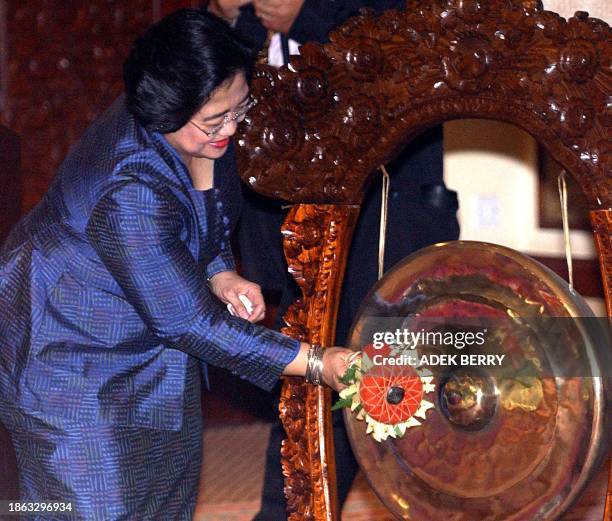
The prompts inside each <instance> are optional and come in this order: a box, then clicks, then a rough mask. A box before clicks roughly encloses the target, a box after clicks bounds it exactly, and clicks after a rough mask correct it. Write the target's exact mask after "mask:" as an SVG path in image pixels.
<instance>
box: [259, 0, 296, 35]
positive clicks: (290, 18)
mask: <svg viewBox="0 0 612 521" xmlns="http://www.w3.org/2000/svg"><path fill="white" fill-rule="evenodd" d="M303 4H304V0H253V5H254V6H255V14H256V15H257V17H258V18H259V19H260V20H261V23H262V24H263V26H264V27H265V28H266V29H268V30H270V31H276V32H279V33H284V34H287V33H288V32H289V30H290V29H291V26H292V25H293V22H295V19H296V18H297V17H298V15H299V14H300V11H301V9H302V5H303Z"/></svg>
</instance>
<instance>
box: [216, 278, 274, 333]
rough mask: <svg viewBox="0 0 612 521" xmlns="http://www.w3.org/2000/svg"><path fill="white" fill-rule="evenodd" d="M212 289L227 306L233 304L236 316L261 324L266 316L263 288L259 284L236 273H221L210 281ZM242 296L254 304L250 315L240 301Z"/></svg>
mask: <svg viewBox="0 0 612 521" xmlns="http://www.w3.org/2000/svg"><path fill="white" fill-rule="evenodd" d="M210 289H211V290H212V292H213V293H214V294H215V296H216V297H217V298H218V299H219V300H221V301H222V302H224V303H225V304H231V305H232V306H233V308H234V310H235V311H236V314H237V315H238V316H239V317H241V318H244V319H245V320H248V321H249V322H259V321H260V320H261V319H263V317H264V315H265V314H266V303H265V302H264V299H263V295H262V294H261V288H260V287H259V285H258V284H255V283H254V282H251V281H249V280H246V279H245V278H243V277H241V276H240V275H238V273H236V272H235V271H221V272H219V273H217V274H216V275H213V276H212V277H211V279H210ZM240 295H244V296H246V297H247V298H248V299H249V300H250V301H251V304H253V310H252V311H251V313H249V312H248V311H247V309H246V307H245V306H244V304H243V303H242V302H241V301H240Z"/></svg>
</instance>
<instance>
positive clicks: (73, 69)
mask: <svg viewBox="0 0 612 521" xmlns="http://www.w3.org/2000/svg"><path fill="white" fill-rule="evenodd" d="M151 4H152V2H151V0H111V1H107V0H95V1H94V0H88V1H86V2H65V1H63V0H28V1H27V2H20V1H10V2H8V5H7V35H8V37H7V46H8V79H7V82H8V85H7V88H8V89H7V90H8V93H7V100H6V101H7V103H6V108H5V110H4V112H3V114H2V119H3V122H4V123H5V124H6V125H7V126H8V127H10V128H11V129H12V130H13V131H15V132H17V133H18V134H19V136H20V137H21V139H22V157H23V170H24V176H25V183H24V185H25V193H24V204H23V206H24V209H26V210H27V209H29V208H30V207H32V206H33V205H34V204H35V203H36V202H37V201H38V200H39V199H40V197H41V196H42V194H43V193H44V192H45V190H46V188H47V185H48V183H49V181H50V179H51V178H52V177H53V174H54V172H55V170H56V169H57V167H58V166H59V164H60V163H61V161H62V159H63V158H64V157H65V155H66V153H67V151H68V148H69V147H70V145H71V144H73V143H74V142H75V141H76V140H77V139H78V138H79V137H80V135H81V134H82V132H83V130H84V129H85V128H86V126H87V124H88V123H89V122H90V121H91V120H92V119H93V118H94V117H95V116H96V115H97V114H98V113H99V112H100V111H102V110H103V109H105V108H106V107H107V106H108V105H110V103H111V102H112V101H113V99H114V98H115V97H116V96H117V95H118V94H119V93H120V92H121V90H122V88H123V87H122V82H121V78H122V65H123V60H124V59H125V57H126V56H127V52H128V50H129V47H130V45H131V43H132V41H133V40H134V38H135V37H136V36H137V35H138V34H140V33H141V32H143V31H144V30H145V29H146V27H147V26H149V25H150V24H151V22H152V21H153V11H152V7H151Z"/></svg>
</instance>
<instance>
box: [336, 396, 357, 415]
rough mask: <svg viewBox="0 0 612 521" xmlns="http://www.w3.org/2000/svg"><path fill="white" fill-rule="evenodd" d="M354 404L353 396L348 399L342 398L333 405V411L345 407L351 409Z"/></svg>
mask: <svg viewBox="0 0 612 521" xmlns="http://www.w3.org/2000/svg"><path fill="white" fill-rule="evenodd" d="M352 403H353V395H351V396H349V397H348V398H340V399H339V400H338V401H337V402H336V403H335V404H334V405H332V408H331V410H332V411H337V410H339V409H344V408H345V407H350V406H351V404H352Z"/></svg>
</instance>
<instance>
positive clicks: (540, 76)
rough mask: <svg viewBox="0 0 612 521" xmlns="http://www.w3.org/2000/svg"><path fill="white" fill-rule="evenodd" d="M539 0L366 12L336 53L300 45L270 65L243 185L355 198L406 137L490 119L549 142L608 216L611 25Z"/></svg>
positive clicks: (286, 193)
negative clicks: (563, 14) (545, 6)
mask: <svg viewBox="0 0 612 521" xmlns="http://www.w3.org/2000/svg"><path fill="white" fill-rule="evenodd" d="M537 3H538V2H536V1H529V0H524V1H518V0H514V1H510V0H489V1H487V2H482V1H477V0H433V1H427V2H425V1H418V0H411V1H408V2H407V9H406V12H401V13H400V12H398V11H388V12H386V13H385V14H384V15H382V16H381V17H379V18H375V17H374V16H373V15H372V14H364V15H362V16H360V17H356V18H354V19H352V20H350V21H348V22H347V23H345V24H344V25H343V26H342V27H340V28H339V29H337V30H336V31H334V32H333V34H332V36H331V40H332V42H331V43H330V44H327V45H325V46H320V45H316V44H309V45H305V46H303V47H302V55H301V56H299V57H296V58H293V59H292V61H291V66H290V67H289V68H283V69H281V70H278V71H277V70H275V69H273V68H268V67H261V68H260V69H259V71H258V73H257V77H256V80H255V91H256V92H257V95H258V97H259V99H260V106H259V107H258V108H257V110H256V112H255V114H253V115H252V117H251V118H250V121H251V124H250V125H247V126H245V127H243V128H242V130H241V136H240V141H239V143H240V145H241V148H242V154H241V158H242V162H241V165H242V167H243V168H242V170H243V178H244V180H245V181H247V182H249V183H250V184H251V186H253V187H254V188H255V189H257V190H258V191H260V192H262V193H265V194H267V195H270V196H274V197H279V198H283V199H287V200H290V201H293V202H325V203H328V202H358V201H359V200H360V196H361V193H362V191H363V186H364V184H365V183H366V180H367V179H368V176H369V174H370V173H371V172H372V171H373V170H374V169H375V168H376V167H377V166H378V165H379V164H380V163H381V162H384V161H385V160H387V159H388V158H390V157H392V156H393V155H394V153H395V151H396V150H397V148H398V145H403V144H404V143H406V141H407V140H408V139H409V138H410V137H412V136H414V135H415V134H417V133H419V132H420V131H422V130H423V129H425V128H427V127H430V126H432V125H433V124H434V123H439V122H441V121H444V120H449V119H453V118H459V117H478V118H493V119H498V120H503V121H508V122H510V123H514V124H516V125H518V126H519V127H521V128H523V129H525V130H526V131H528V132H530V133H531V134H533V135H534V136H535V137H536V138H537V139H539V140H540V141H541V142H542V143H543V144H544V145H545V146H546V148H547V149H548V150H549V151H550V152H551V153H552V155H553V156H554V157H555V159H557V160H558V161H559V162H560V163H562V164H563V166H565V167H566V168H567V169H568V170H569V171H571V172H572V173H573V174H574V175H575V176H576V177H577V179H578V181H579V183H580V185H581V186H582V188H583V190H584V191H585V192H586V194H587V196H588V198H589V201H590V204H591V205H592V206H591V207H592V208H593V209H594V208H599V207H608V206H610V205H611V204H612V180H611V178H610V176H609V175H606V173H609V171H610V169H611V168H612V162H611V161H612V159H611V157H612V156H611V155H610V142H609V138H608V136H609V132H610V127H611V126H612V112H610V111H611V110H612V109H611V105H610V101H609V93H610V91H611V88H612V70H611V63H610V61H611V59H612V58H611V56H612V51H611V49H612V38H611V32H610V28H609V26H608V25H607V24H606V23H604V22H603V21H601V20H596V19H593V18H589V17H588V16H587V14H586V13H577V15H576V16H575V17H574V18H571V19H570V20H568V21H566V20H564V19H562V18H560V17H559V16H558V15H556V14H555V13H552V12H549V11H543V10H541V9H539V8H538V7H537ZM270 164H272V165H273V166H272V167H270V166H269V165H270ZM305 164H308V168H304V167H303V165H305Z"/></svg>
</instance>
